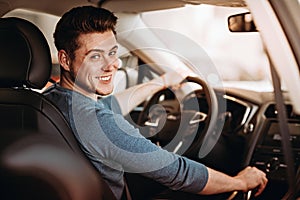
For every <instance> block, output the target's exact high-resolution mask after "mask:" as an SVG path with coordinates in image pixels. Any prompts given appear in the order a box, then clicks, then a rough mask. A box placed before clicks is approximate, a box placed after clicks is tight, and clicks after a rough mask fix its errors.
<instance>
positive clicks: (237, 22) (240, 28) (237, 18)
mask: <svg viewBox="0 0 300 200" xmlns="http://www.w3.org/2000/svg"><path fill="white" fill-rule="evenodd" d="M228 28H229V30H230V31H231V32H257V31H258V30H257V29H256V26H255V24H254V21H253V18H252V15H251V13H250V12H246V13H239V14H236V15H231V16H229V17H228Z"/></svg>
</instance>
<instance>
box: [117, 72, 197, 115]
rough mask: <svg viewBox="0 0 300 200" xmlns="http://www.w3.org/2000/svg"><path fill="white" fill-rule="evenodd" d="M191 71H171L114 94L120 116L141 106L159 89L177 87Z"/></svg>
mask: <svg viewBox="0 0 300 200" xmlns="http://www.w3.org/2000/svg"><path fill="white" fill-rule="evenodd" d="M189 74H191V71H189V70H181V71H172V72H168V73H166V74H164V75H162V76H160V77H157V78H155V79H153V80H151V81H149V82H147V83H142V84H140V85H136V86H133V87H130V88H128V89H126V90H124V91H122V92H119V93H117V94H115V95H114V96H115V98H116V99H117V101H118V103H119V105H120V108H121V111H122V114H123V115H126V114H128V113H129V112H130V111H131V110H132V109H134V108H135V107H136V106H138V105H139V104H141V103H142V102H143V101H145V100H146V99H147V97H149V96H152V95H153V94H155V93H156V92H158V91H160V90H161V89H164V88H167V87H170V86H174V85H178V84H179V83H181V82H182V81H183V80H184V79H185V78H186V77H187V76H188V75H189Z"/></svg>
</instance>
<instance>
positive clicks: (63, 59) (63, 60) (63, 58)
mask: <svg viewBox="0 0 300 200" xmlns="http://www.w3.org/2000/svg"><path fill="white" fill-rule="evenodd" d="M58 61H59V64H60V66H61V67H62V68H64V70H66V71H70V60H69V56H68V54H67V53H66V51H65V50H59V51H58Z"/></svg>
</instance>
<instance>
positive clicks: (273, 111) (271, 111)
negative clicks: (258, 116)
mask: <svg viewBox="0 0 300 200" xmlns="http://www.w3.org/2000/svg"><path fill="white" fill-rule="evenodd" d="M285 107H286V112H287V117H288V118H292V117H293V107H292V105H289V104H288V105H285ZM277 114H278V111H277V108H276V105H275V104H270V105H269V106H268V108H267V109H266V111H265V116H266V117H267V118H277Z"/></svg>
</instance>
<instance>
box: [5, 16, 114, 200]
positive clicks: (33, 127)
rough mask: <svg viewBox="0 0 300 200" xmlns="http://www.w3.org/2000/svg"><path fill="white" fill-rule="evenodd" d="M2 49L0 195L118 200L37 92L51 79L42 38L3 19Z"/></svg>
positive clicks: (34, 30)
mask: <svg viewBox="0 0 300 200" xmlns="http://www.w3.org/2000/svg"><path fill="white" fill-rule="evenodd" d="M0 44H1V46H0V176H1V177H0V180H1V181H0V188H1V190H3V191H5V194H6V195H7V198H8V199H14V197H15V199H19V197H20V196H18V193H19V194H20V195H21V194H22V199H64V200H67V199H85V200H88V199H115V198H114V195H113V194H112V192H111V190H110V189H109V187H108V186H107V185H106V182H105V181H104V180H103V179H102V178H101V176H100V174H99V173H98V172H97V171H96V169H95V168H94V167H93V166H92V165H91V163H90V162H88V161H87V159H86V157H85V155H84V154H83V152H82V151H81V149H80V148H79V145H78V143H77V141H76V139H75V137H74V135H73V133H72V131H71V129H70V127H69V125H68V123H67V122H66V120H65V119H64V117H63V115H62V114H61V112H60V111H59V110H58V109H57V108H56V107H55V106H54V105H53V104H52V103H51V102H50V101H48V100H47V99H46V98H45V97H44V96H43V95H42V94H40V93H39V92H38V91H37V90H38V89H42V88H43V87H44V86H45V85H46V83H47V82H48V80H49V78H50V73H51V55H50V49H49V46H48V43H47V41H46V39H45V37H44V35H43V34H42V32H41V31H40V30H39V29H38V28H37V27H36V26H35V25H34V24H32V23H31V22H28V21H26V20H24V19H20V18H15V17H9V18H1V19H0ZM20 144H21V145H20ZM70 160H72V162H70ZM86 177H94V178H93V179H91V180H90V181H87V179H86ZM95 177H96V180H95ZM71 180H72V181H71ZM25 191H27V192H25ZM1 194H2V191H1ZM3 194H4V193H3ZM2 197H3V196H1V199H3V198H2Z"/></svg>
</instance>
